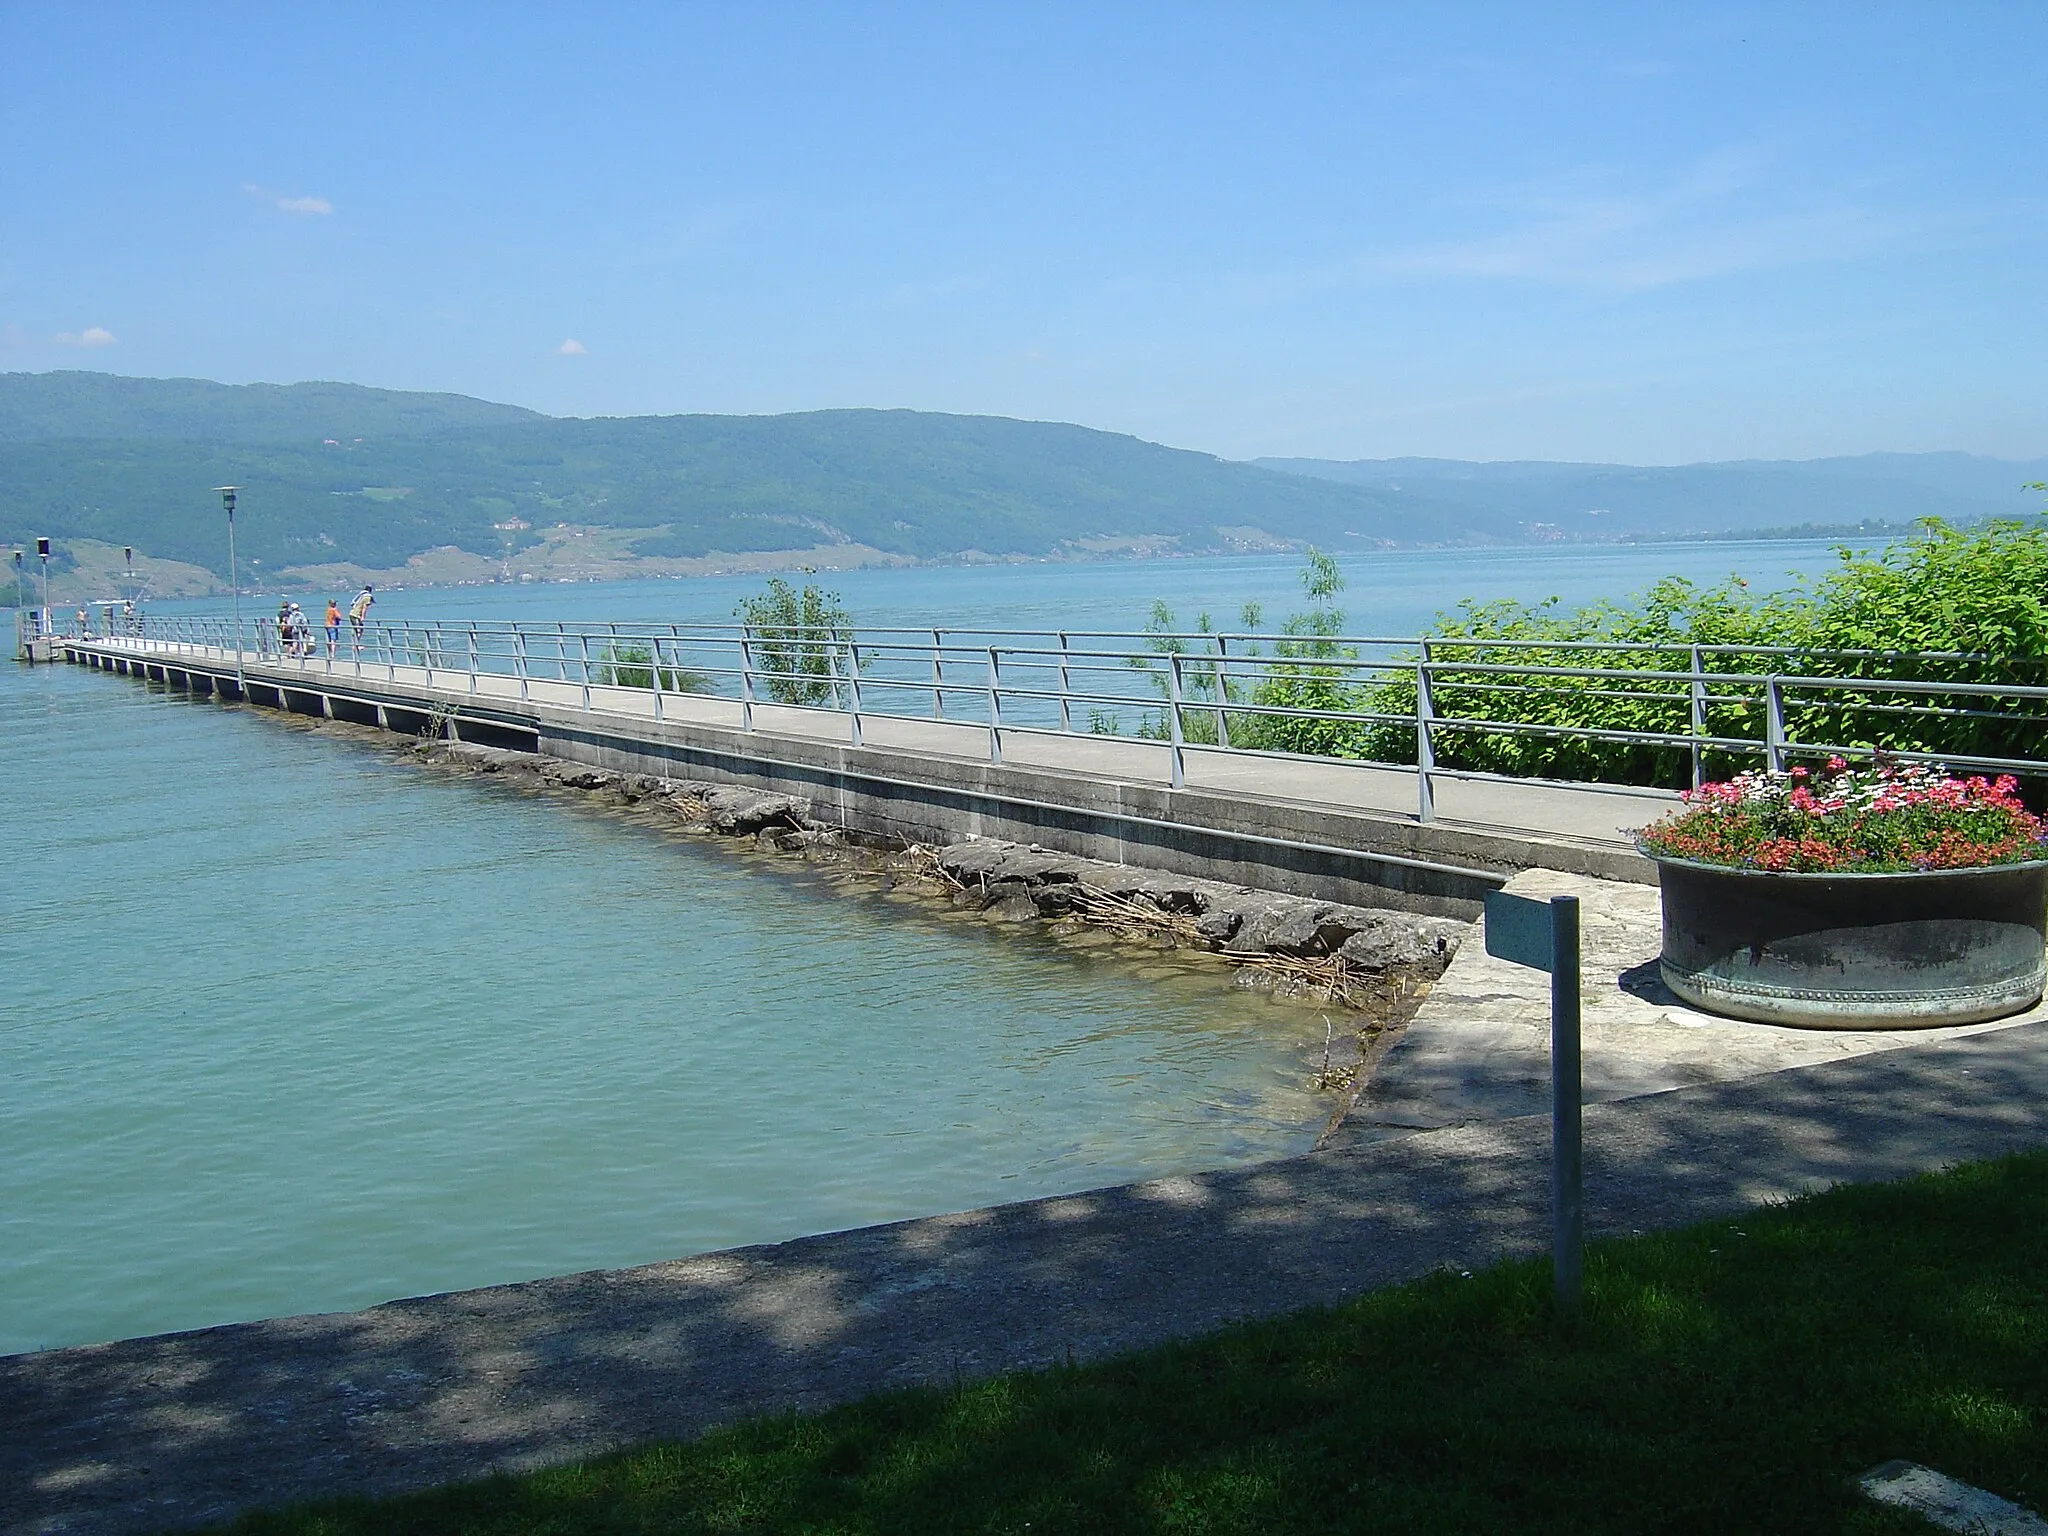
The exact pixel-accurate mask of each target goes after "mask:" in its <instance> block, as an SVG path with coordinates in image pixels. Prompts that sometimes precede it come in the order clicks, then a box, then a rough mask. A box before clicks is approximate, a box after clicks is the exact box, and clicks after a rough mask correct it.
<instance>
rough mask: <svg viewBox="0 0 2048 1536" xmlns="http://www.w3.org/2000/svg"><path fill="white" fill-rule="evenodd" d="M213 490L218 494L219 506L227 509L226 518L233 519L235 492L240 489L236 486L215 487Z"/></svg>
mask: <svg viewBox="0 0 2048 1536" xmlns="http://www.w3.org/2000/svg"><path fill="white" fill-rule="evenodd" d="M214 489H215V490H216V491H219V492H220V504H221V505H222V506H223V507H225V508H227V513H228V516H229V517H233V516H234V515H235V492H236V491H238V490H240V489H241V487H240V486H238V485H216V486H215V487H214Z"/></svg>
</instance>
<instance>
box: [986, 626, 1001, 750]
mask: <svg viewBox="0 0 2048 1536" xmlns="http://www.w3.org/2000/svg"><path fill="white" fill-rule="evenodd" d="M988 760H989V761H990V762H991V763H995V764H997V765H1000V764H1001V763H1002V760H1003V675H1002V671H1001V669H1000V667H999V665H998V663H997V661H996V648H995V647H994V646H990V647H989V648H988Z"/></svg>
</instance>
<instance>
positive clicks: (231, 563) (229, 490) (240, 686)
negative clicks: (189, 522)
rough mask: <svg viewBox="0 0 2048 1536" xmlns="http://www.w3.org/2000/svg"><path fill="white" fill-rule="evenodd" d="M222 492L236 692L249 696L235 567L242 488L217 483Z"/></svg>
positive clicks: (240, 599) (239, 594) (238, 581)
mask: <svg viewBox="0 0 2048 1536" xmlns="http://www.w3.org/2000/svg"><path fill="white" fill-rule="evenodd" d="M214 489H215V490H216V491H219V492H220V504H221V506H222V508H223V509H224V510H225V511H226V512H227V514H228V593H229V601H230V603H231V604H232V605H233V607H234V614H235V692H237V693H239V694H241V695H242V696H243V697H244V698H247V697H248V688H247V687H246V686H245V684H244V683H243V681H242V580H241V577H240V575H239V574H238V573H237V571H236V568H235V492H236V491H237V490H239V489H240V487H239V486H233V485H216V486H215V487H214Z"/></svg>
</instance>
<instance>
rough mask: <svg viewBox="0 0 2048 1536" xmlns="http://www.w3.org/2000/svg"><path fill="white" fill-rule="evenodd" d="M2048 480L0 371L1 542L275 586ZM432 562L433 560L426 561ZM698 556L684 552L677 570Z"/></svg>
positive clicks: (1959, 510) (1902, 500)
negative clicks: (1180, 441) (1328, 450)
mask: <svg viewBox="0 0 2048 1536" xmlns="http://www.w3.org/2000/svg"><path fill="white" fill-rule="evenodd" d="M2043 478H2048V464H2033V465H2025V464H2008V463H2002V462H1999V461H1996V460H1990V459H1979V458H1971V457H1968V456H1966V455H1962V454H1923V455H1871V456H1869V457H1865V458H1858V459H1829V460H1816V461H1812V462H1809V463H1737V464H1700V465H1688V466H1683V467H1679V468H1668V469H1667V468H1649V469H1643V468H1633V467H1629V466H1617V465H1599V464H1546V463H1519V464H1465V463H1457V462H1452V461H1447V460H1435V459H1388V460H1372V461H1362V462H1356V463H1337V462H1330V461H1321V460H1268V461H1263V462H1262V463H1259V464H1241V463H1231V462H1228V461H1226V460H1222V459H1218V458H1215V457H1213V456H1212V455H1209V454H1205V453H1194V452H1189V451H1187V450H1184V449H1177V448H1166V447H1162V446H1160V445H1159V444H1156V443H1148V442H1144V441H1142V440H1140V439H1138V438H1135V437H1128V436H1124V435H1121V434H1117V433H1111V432H1098V431H1094V430H1091V429H1089V428H1086V427H1078V426H1068V425H1062V424H1059V423H1053V422H1033V421H1014V420H1010V419H1008V418H1004V417H993V416H950V415H940V414H937V413H932V412H919V411H881V410H835V411H810V412H803V413H799V414H793V415H785V416H641V417H618V418H603V417H601V418H595V419H588V420H584V419H564V418H556V417H549V416H543V415H540V414H538V413H536V412H533V411H527V410H522V409H520V408H518V407H516V406H507V405H494V404H491V403H490V402H487V401H482V400H472V399H469V398H467V397H465V396H461V395H434V394H409V393H404V392H401V391H396V390H381V389H366V388H363V387H360V386H357V385H352V384H290V385H270V384H255V385H225V384H215V383H210V382H207V381H205V380H199V379H128V378H118V377H115V376H112V375H108V374H94V373H77V372H73V373H44V374H26V373H15V374H0V542H4V543H12V544H21V543H23V542H25V541H27V540H29V539H32V538H34V537H36V536H38V535H48V536H51V537H54V538H57V539H59V540H60V541H62V540H66V539H69V540H75V541H84V540H98V541H101V542H102V543H104V544H106V545H109V546H112V547H116V548H118V547H121V546H127V545H133V546H135V547H136V548H137V549H139V550H144V551H146V552H147V553H148V554H150V555H152V556H155V557H158V558H161V559H165V560H173V561H184V562H190V563H191V564H193V565H197V566H204V567H206V568H207V569H210V570H212V571H215V572H217V573H223V574H224V566H225V556H226V551H225V540H224V538H223V532H222V524H221V515H220V504H219V499H218V497H217V496H216V494H215V493H214V491H213V487H215V486H219V485H223V484H233V485H237V486H240V487H241V488H242V489H241V513H240V522H239V525H238V530H239V533H240V536H241V549H242V553H243V554H244V556H245V557H247V558H248V559H249V560H250V561H251V562H252V563H254V564H255V565H256V566H257V567H258V568H260V569H261V570H262V571H263V572H265V573H266V574H267V575H268V576H269V577H270V578H272V579H278V578H282V579H286V580H289V579H290V577H289V573H290V572H293V571H307V570H309V569H313V568H318V569H319V570H320V571H321V573H322V575H323V579H334V578H335V577H337V576H343V575H345V574H347V573H350V572H355V571H365V572H366V571H370V570H389V569H392V568H397V567H404V566H406V565H407V562H408V561H411V562H413V563H414V569H413V571H412V572H411V576H412V579H420V580H452V579H476V578H478V577H480V576H485V575H499V574H504V575H510V574H512V573H513V571H514V569H515V566H516V565H518V563H519V562H520V561H521V560H522V559H525V558H526V555H527V553H528V552H531V556H532V557H531V559H529V560H527V565H528V566H529V567H530V568H532V569H533V570H534V571H536V572H537V573H538V574H539V575H540V576H542V577H543V578H545V577H548V576H558V575H594V574H603V575H617V574H624V573H625V569H626V568H631V567H634V566H635V562H640V561H648V562H653V563H654V564H653V567H652V568H662V567H661V563H662V562H668V565H667V567H666V568H668V569H675V570H680V569H683V568H685V564H686V563H687V562H690V561H699V562H702V561H704V560H707V559H712V558H716V559H720V560H722V559H724V558H726V557H730V556H744V555H747V554H749V553H750V552H751V553H752V554H753V555H754V556H755V557H756V559H757V561H758V560H759V558H760V557H761V556H763V555H774V554H778V553H787V554H789V555H790V556H791V558H792V559H797V558H803V557H804V552H815V551H820V550H824V551H827V552H828V553H830V554H831V555H832V556H833V558H834V559H835V560H837V561H839V562H840V563H846V562H857V561H861V560H868V559H876V560H934V559H947V558H953V557H969V558H972V557H974V556H977V555H979V556H985V557H995V558H1006V557H1047V556H1051V557H1061V556H1086V555H1095V554H1115V553H1123V554H1163V553H1189V552H1199V551H1210V550H1235V549H1268V548H1277V547H1288V546H1299V545H1301V544H1307V543H1314V544H1317V545H1320V546H1322V547H1324V548H1327V549H1336V550H1343V549H1346V548H1362V547H1372V546H1376V545H1385V544H1407V545H1430V544H1439V545H1441V544H1467V543H1521V542H1531V541H1541V540H1557V539H1567V540H1570V539H1599V540H1608V539H1616V538H1661V537H1673V536H1687V535H1710V534H1714V533H1718V532H1727V531H1734V530H1740V529H1755V528H1781V529H1782V528H1787V527H1792V526H1796V525H1801V524H1816V523H1818V524H1824V525H1830V526H1831V527H1839V526H1844V525H1847V526H1854V525H1857V524H1859V523H1862V524H1866V525H1867V524H1872V523H1876V524H1886V523H1890V524H1904V523H1906V522H1908V521H1910V520H1911V519H1913V518H1916V517H1922V516H1930V515H1939V516H1945V517H1948V518H1950V519H1952V520H1957V521H1966V520H1969V519H1971V518H1974V517H1980V516H1984V515H1995V514H1999V513H2004V514H2007V515H2017V514H2023V513H2026V512H2029V511H2032V510H2034V508H2035V507H2036V506H2037V505H2038V498H2037V497H2033V496H2031V495H2030V494H2029V493H2026V492H2024V491H2023V490H2022V489H2021V486H2022V484H2023V483H2024V482H2025V481H2028V480H2039V479H2043ZM429 551H438V552H440V553H438V554H437V555H436V556H435V560H436V561H437V562H438V563H437V564H436V565H435V567H434V569H432V570H426V569H424V568H421V567H420V566H419V564H418V562H419V561H420V560H421V559H422V558H424V557H425V556H426V554H427V552H429ZM678 562H683V563H685V564H678Z"/></svg>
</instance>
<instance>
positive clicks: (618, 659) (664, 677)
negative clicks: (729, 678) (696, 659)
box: [591, 641, 716, 693]
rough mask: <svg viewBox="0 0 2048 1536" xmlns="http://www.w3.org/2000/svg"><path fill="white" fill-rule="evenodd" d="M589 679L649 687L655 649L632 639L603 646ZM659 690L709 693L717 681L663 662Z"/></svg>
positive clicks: (617, 684) (620, 685)
mask: <svg viewBox="0 0 2048 1536" xmlns="http://www.w3.org/2000/svg"><path fill="white" fill-rule="evenodd" d="M591 681H592V682H596V683H605V684H609V685H611V686H612V687H615V688H652V687H653V686H654V650H653V648H652V647H651V646H646V645H638V644H633V643H623V644H622V643H619V642H616V641H614V642H612V643H610V644H608V645H606V646H605V648H604V650H603V652H602V653H601V654H600V655H599V656H598V659H597V662H596V665H595V667H594V668H593V671H592V675H591ZM661 691H662V692H663V693H712V692H715V691H716V685H715V684H714V683H713V682H712V681H711V679H710V678H708V677H706V676H705V675H704V674H703V673H702V672H692V671H690V670H689V669H688V668H687V667H671V666H669V665H668V664H667V663H663V665H662V668H661Z"/></svg>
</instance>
